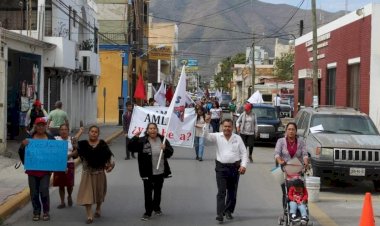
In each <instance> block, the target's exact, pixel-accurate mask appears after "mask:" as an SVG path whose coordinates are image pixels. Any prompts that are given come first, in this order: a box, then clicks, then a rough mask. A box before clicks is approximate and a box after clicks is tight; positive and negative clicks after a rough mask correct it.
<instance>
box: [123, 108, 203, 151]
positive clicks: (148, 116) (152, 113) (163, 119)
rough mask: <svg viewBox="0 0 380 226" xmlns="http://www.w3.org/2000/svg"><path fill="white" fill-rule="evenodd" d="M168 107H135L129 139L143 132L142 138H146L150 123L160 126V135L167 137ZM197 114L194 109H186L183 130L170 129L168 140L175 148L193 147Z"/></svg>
mask: <svg viewBox="0 0 380 226" xmlns="http://www.w3.org/2000/svg"><path fill="white" fill-rule="evenodd" d="M167 111H168V107H159V106H151V107H139V106H135V107H134V109H133V113H132V119H131V124H130V126H129V131H128V137H130V138H131V137H133V136H134V134H136V133H137V132H139V131H141V132H142V133H141V134H140V136H144V132H145V129H146V127H147V125H148V123H150V122H154V123H156V124H157V126H158V133H159V134H161V135H163V136H165V134H166V133H167V131H165V130H166V127H167V124H168V121H169V116H168V115H167ZM195 121H196V114H195V111H194V109H193V108H186V109H185V114H184V122H183V126H182V127H181V128H176V129H175V131H173V130H171V129H170V128H169V131H168V134H167V139H168V141H169V142H170V144H171V145H173V146H181V147H189V148H191V147H193V143H194V136H195V135H194V125H195Z"/></svg>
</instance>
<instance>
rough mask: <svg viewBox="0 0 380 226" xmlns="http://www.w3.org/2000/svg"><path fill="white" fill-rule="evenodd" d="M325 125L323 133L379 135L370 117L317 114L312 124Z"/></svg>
mask: <svg viewBox="0 0 380 226" xmlns="http://www.w3.org/2000/svg"><path fill="white" fill-rule="evenodd" d="M318 125H322V126H323V131H321V133H337V134H354V135H355V134H356V135H357V134H360V135H378V131H377V129H376V127H375V126H374V124H373V122H372V120H371V119H370V118H369V117H364V116H358V115H338V114H336V115H332V114H319V115H315V116H314V117H313V119H312V121H311V125H310V126H311V127H312V126H318Z"/></svg>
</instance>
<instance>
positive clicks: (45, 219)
mask: <svg viewBox="0 0 380 226" xmlns="http://www.w3.org/2000/svg"><path fill="white" fill-rule="evenodd" d="M42 220H43V221H48V220H50V216H49V214H48V213H44V215H43V216H42Z"/></svg>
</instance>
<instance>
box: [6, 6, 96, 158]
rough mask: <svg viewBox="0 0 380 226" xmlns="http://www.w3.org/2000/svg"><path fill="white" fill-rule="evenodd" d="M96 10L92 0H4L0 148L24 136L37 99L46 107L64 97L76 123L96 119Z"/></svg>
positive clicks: (87, 122)
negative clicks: (25, 127) (29, 110)
mask: <svg viewBox="0 0 380 226" xmlns="http://www.w3.org/2000/svg"><path fill="white" fill-rule="evenodd" d="M96 10H97V9H96V4H95V3H94V2H93V1H92V0H82V1H74V0H72V1H70V0H68V1H61V0H30V1H11V0H8V1H5V2H2V4H1V5H0V21H1V25H2V26H3V28H4V29H2V42H1V43H2V44H1V46H2V47H1V51H2V53H3V55H2V66H0V68H1V69H2V70H0V72H1V73H0V74H1V75H0V77H1V79H0V80H1V81H2V82H0V90H2V95H0V106H1V105H2V106H3V109H2V110H1V112H0V118H3V119H4V122H6V123H4V124H1V123H2V122H1V123H0V130H1V131H2V132H1V133H0V136H1V137H0V143H1V144H0V151H3V150H5V148H6V140H8V139H22V138H23V137H25V134H23V131H24V130H23V126H24V125H25V124H24V120H25V115H26V111H27V110H28V109H29V108H30V107H31V105H32V103H33V102H34V100H36V99H39V100H41V102H43V104H44V108H45V110H47V111H51V110H53V109H54V107H53V106H54V103H55V102H56V101H58V100H61V101H62V102H63V109H64V110H65V111H66V112H67V113H68V115H69V123H70V126H71V127H72V128H74V127H78V126H79V122H80V121H83V122H84V124H92V123H96V96H97V95H96V91H97V89H96V87H97V79H98V76H99V74H100V68H99V59H98V54H97V51H98V39H97V36H98V31H97V30H98V28H97V27H98V24H97V22H96V18H95V14H96ZM5 106H7V108H5ZM0 108H1V107H0Z"/></svg>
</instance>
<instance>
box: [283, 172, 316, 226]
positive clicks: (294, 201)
mask: <svg viewBox="0 0 380 226" xmlns="http://www.w3.org/2000/svg"><path fill="white" fill-rule="evenodd" d="M282 170H283V171H284V183H283V184H282V185H281V187H282V192H283V199H282V201H283V207H284V214H283V215H282V216H280V217H279V219H278V224H279V225H285V226H289V225H293V226H294V225H302V226H306V225H309V226H311V225H314V224H313V222H309V216H308V215H309V210H308V206H307V199H308V194H307V189H306V187H305V184H304V177H303V176H304V170H305V169H304V168H303V166H302V165H298V164H296V165H292V164H287V165H285V166H283V167H282Z"/></svg>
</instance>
